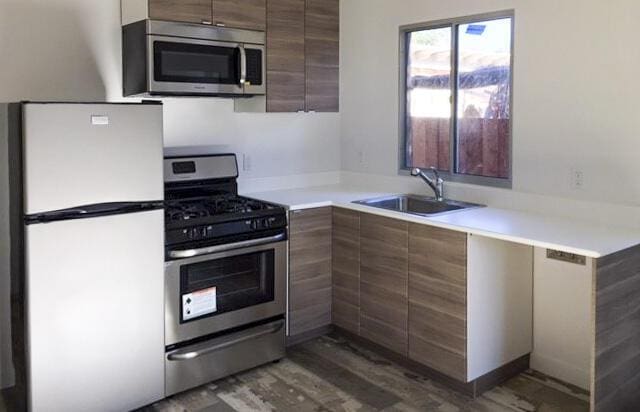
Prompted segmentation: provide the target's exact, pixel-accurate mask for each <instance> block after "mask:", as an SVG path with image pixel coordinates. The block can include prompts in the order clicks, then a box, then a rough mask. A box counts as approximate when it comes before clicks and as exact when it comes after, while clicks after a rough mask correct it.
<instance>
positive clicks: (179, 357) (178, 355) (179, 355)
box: [167, 321, 284, 362]
mask: <svg viewBox="0 0 640 412" xmlns="http://www.w3.org/2000/svg"><path fill="white" fill-rule="evenodd" d="M283 327H284V322H283V321H280V322H278V323H277V324H275V325H270V326H269V327H268V328H266V329H262V330H258V331H256V332H253V333H249V334H246V335H240V336H238V337H235V338H233V339H229V340H226V341H224V342H221V343H218V344H216V345H213V346H209V347H204V348H199V349H196V350H185V351H176V352H173V353H170V354H169V355H167V359H168V360H170V361H174V362H181V361H188V360H192V359H196V358H200V357H202V356H205V355H208V354H210V353H213V352H216V351H219V350H222V349H225V348H228V347H230V346H234V345H237V344H239V343H243V342H247V341H250V340H254V339H258V338H261V337H263V336H267V335H272V334H274V333H278V332H280V331H281V330H282V328H283Z"/></svg>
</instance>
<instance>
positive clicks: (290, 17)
mask: <svg viewBox="0 0 640 412" xmlns="http://www.w3.org/2000/svg"><path fill="white" fill-rule="evenodd" d="M304 16H305V0H268V3H267V27H268V30H267V111H268V112H301V111H304V110H305V98H306V84H305V81H306V80H305V46H304V40H305V39H304V26H305V23H304V20H305V17H304Z"/></svg>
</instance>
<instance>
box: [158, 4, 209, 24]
mask: <svg viewBox="0 0 640 412" xmlns="http://www.w3.org/2000/svg"><path fill="white" fill-rule="evenodd" d="M149 17H150V18H151V19H154V20H168V21H181V22H187V23H203V22H209V23H211V21H212V8H211V0H182V1H175V0H149Z"/></svg>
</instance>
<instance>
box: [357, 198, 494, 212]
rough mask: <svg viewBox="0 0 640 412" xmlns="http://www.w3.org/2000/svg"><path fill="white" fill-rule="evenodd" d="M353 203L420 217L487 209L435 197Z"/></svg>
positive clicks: (385, 199)
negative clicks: (439, 199)
mask: <svg viewBox="0 0 640 412" xmlns="http://www.w3.org/2000/svg"><path fill="white" fill-rule="evenodd" d="M353 203H356V204H359V205H365V206H371V207H377V208H379V209H386V210H393V211H395V212H402V213H409V214H412V215H419V216H437V215H442V214H446V213H452V212H460V211H463V210H469V209H477V208H480V207H485V206H483V205H478V204H475V203H465V202H458V201H455V200H446V199H445V200H443V201H438V200H437V199H435V198H433V197H426V196H417V195H399V196H389V197H383V198H377V199H368V200H361V201H357V202H353Z"/></svg>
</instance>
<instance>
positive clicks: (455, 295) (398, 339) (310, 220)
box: [289, 208, 533, 384]
mask: <svg viewBox="0 0 640 412" xmlns="http://www.w3.org/2000/svg"><path fill="white" fill-rule="evenodd" d="M289 276H290V283H289V335H290V339H291V340H292V341H298V340H299V339H296V337H299V338H300V339H303V338H305V337H313V336H312V335H313V334H314V332H318V331H322V330H323V328H326V327H327V326H329V325H330V324H333V325H335V326H337V327H339V328H341V329H343V330H345V331H347V332H350V333H352V334H354V335H358V336H360V337H362V338H364V339H366V340H368V341H371V342H373V343H375V344H377V345H380V346H382V347H384V348H386V349H388V350H391V351H393V352H395V353H396V354H399V355H401V356H403V357H405V358H407V359H410V360H412V361H415V362H417V363H420V364H422V365H425V366H427V367H429V368H431V369H432V370H435V371H437V372H439V373H441V374H443V375H446V376H448V377H450V378H453V379H454V380H456V381H458V382H461V383H464V384H467V383H471V382H476V380H477V379H478V378H481V377H484V376H485V375H487V374H489V373H491V372H494V371H496V370H497V369H500V368H501V367H503V366H505V365H508V364H510V363H511V362H515V361H518V365H522V362H521V361H522V359H523V357H525V356H526V355H528V354H530V353H531V351H532V341H533V325H532V319H533V309H532V308H533V248H531V247H529V246H523V245H518V244H515V243H511V242H505V241H501V240H496V239H490V238H486V237H483V236H475V235H469V234H467V233H463V232H457V231H451V230H446V229H441V228H437V227H433V226H428V225H422V224H414V223H408V222H405V221H403V220H399V219H390V218H387V217H381V216H378V215H374V214H369V213H360V212H355V211H351V210H346V209H341V208H333V209H332V208H320V209H311V210H305V211H299V212H293V213H292V214H291V219H290V274H289ZM310 335H311V336H310ZM485 381H486V380H485Z"/></svg>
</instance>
